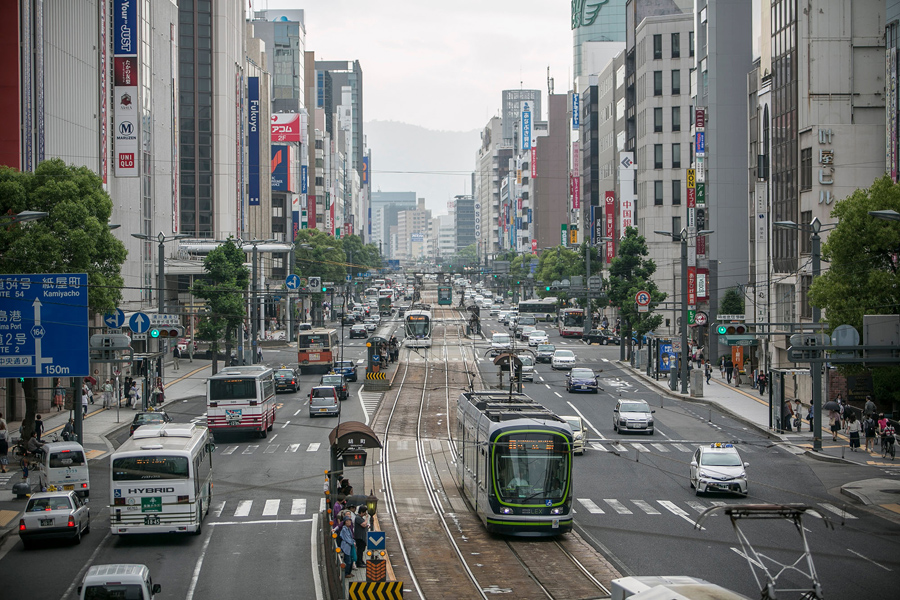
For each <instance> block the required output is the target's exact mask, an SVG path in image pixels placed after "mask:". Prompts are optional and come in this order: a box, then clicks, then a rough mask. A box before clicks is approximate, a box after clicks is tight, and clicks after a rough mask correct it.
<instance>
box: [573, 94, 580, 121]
mask: <svg viewBox="0 0 900 600" xmlns="http://www.w3.org/2000/svg"><path fill="white" fill-rule="evenodd" d="M579 127H581V97H580V96H579V95H578V94H577V93H573V94H572V129H575V130H577V129H578V128H579Z"/></svg>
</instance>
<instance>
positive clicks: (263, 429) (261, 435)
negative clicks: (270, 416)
mask: <svg viewBox="0 0 900 600" xmlns="http://www.w3.org/2000/svg"><path fill="white" fill-rule="evenodd" d="M259 437H261V438H263V439H265V438H267V437H269V434H268V432H267V431H266V428H265V427H263V428H262V431H260V432H259Z"/></svg>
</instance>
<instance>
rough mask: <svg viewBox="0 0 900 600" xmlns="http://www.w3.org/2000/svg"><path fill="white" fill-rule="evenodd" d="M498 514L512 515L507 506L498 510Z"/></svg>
mask: <svg viewBox="0 0 900 600" xmlns="http://www.w3.org/2000/svg"><path fill="white" fill-rule="evenodd" d="M500 514H503V515H511V514H512V509H511V508H510V507H508V506H504V507H503V508H501V509H500Z"/></svg>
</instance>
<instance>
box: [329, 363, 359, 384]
mask: <svg viewBox="0 0 900 600" xmlns="http://www.w3.org/2000/svg"><path fill="white" fill-rule="evenodd" d="M334 372H335V373H340V374H341V375H343V376H344V377H346V378H347V381H356V380H357V379H358V377H359V376H358V375H357V373H356V363H354V362H353V361H352V360H339V361H336V362H335V363H334Z"/></svg>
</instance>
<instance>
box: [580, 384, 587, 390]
mask: <svg viewBox="0 0 900 600" xmlns="http://www.w3.org/2000/svg"><path fill="white" fill-rule="evenodd" d="M578 389H579V390H586V389H588V386H586V385H580V386H578Z"/></svg>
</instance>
